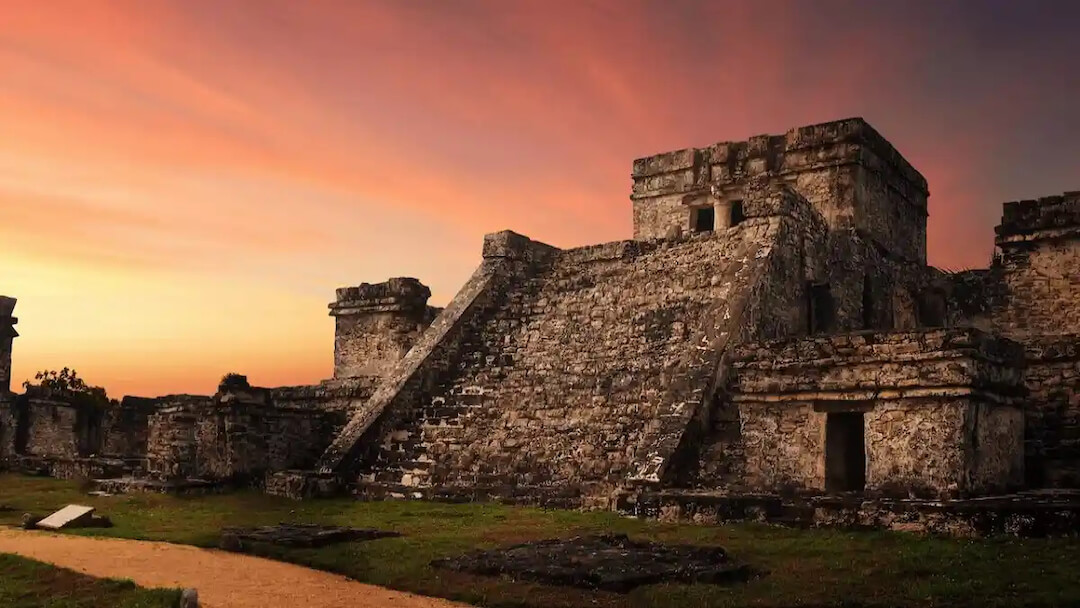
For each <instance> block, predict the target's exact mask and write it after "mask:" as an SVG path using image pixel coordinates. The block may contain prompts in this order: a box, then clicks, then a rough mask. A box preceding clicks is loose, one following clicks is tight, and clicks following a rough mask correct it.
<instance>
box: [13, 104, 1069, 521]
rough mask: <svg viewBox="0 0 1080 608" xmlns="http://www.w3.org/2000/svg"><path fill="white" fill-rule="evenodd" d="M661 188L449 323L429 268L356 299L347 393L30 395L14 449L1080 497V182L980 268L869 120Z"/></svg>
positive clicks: (637, 176) (498, 486) (656, 184)
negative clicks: (935, 239)
mask: <svg viewBox="0 0 1080 608" xmlns="http://www.w3.org/2000/svg"><path fill="white" fill-rule="evenodd" d="M631 177H632V180H633V185H632V190H631V196H630V199H631V206H632V214H633V226H634V228H633V238H632V239H630V240H624V241H617V242H612V243H603V244H599V245H591V246H586V247H578V248H573V249H558V248H556V247H552V246H550V245H546V244H544V243H540V242H537V241H534V240H532V239H529V238H527V237H525V236H522V235H520V234H516V233H513V232H510V231H503V232H498V233H494V234H489V235H487V236H486V237H485V238H484V243H483V249H482V256H481V261H480V265H479V266H478V268H477V269H476V271H475V272H474V273H473V275H472V276H471V277H470V278H469V280H468V281H467V282H466V283H465V284H464V285H463V286H462V288H461V290H460V291H459V292H458V293H457V295H456V296H455V297H454V298H453V299H452V300H451V301H450V302H449V304H448V305H447V306H446V308H445V309H436V308H432V307H430V306H428V304H427V300H428V298H429V296H430V292H429V290H428V289H427V287H425V286H424V285H423V284H421V283H420V282H419V281H417V280H416V279H409V278H396V279H390V280H389V281H387V282H385V283H380V284H367V283H365V284H361V285H359V286H356V287H346V288H341V289H339V290H338V291H337V294H336V298H335V300H334V302H333V303H331V304H330V314H331V315H332V316H333V317H334V319H335V323H336V333H335V343H334V372H333V377H332V378H330V379H327V380H325V381H323V382H321V383H319V384H316V385H311V386H302V387H281V388H274V389H265V388H258V387H250V386H247V383H246V380H243V379H237V378H235V377H234V378H232V379H231V380H230V379H228V378H227V379H226V380H227V382H224V383H223V384H222V386H221V387H220V388H219V390H218V392H217V394H215V395H213V396H173V397H162V398H157V399H153V400H140V399H125V400H124V401H122V402H120V403H119V404H117V406H116V407H115V408H114V409H113V410H111V411H108V412H105V413H103V414H101V415H100V417H99V418H100V420H97V421H96V422H94V421H87V420H83V419H80V418H79V417H78V416H77V415H75V416H74V417H72V416H69V415H68V413H67V412H66V410H64V409H63V408H64V405H63V404H46V403H35V402H33V400H30V401H26V402H20V401H19V399H13V398H10V397H9V398H7V401H6V403H8V405H7V406H5V405H4V403H5V401H2V399H5V397H3V395H4V394H6V393H0V455H3V454H5V453H6V454H8V455H9V460H10V459H11V457H12V456H14V458H15V460H20V459H22V460H25V459H27V458H30V457H31V456H36V457H39V458H52V459H53V460H54V461H60V460H63V459H68V460H70V461H72V462H76V461H79V459H84V460H85V459H91V460H93V459H94V458H97V457H111V458H121V459H130V460H135V461H138V462H137V463H135V464H134V465H131V466H128V467H127V469H125V470H126V471H127V474H132V475H145V476H150V477H152V478H158V479H193V478H197V479H204V480H228V481H232V482H237V483H254V484H255V485H262V484H263V483H265V485H266V488H267V489H268V491H272V492H278V493H284V494H288V495H294V496H311V495H318V494H324V493H327V492H332V491H335V490H337V489H341V488H348V489H351V490H352V491H353V492H354V493H356V494H357V495H360V496H365V497H413V498H435V499H453V500H487V499H497V500H506V501H514V502H527V503H534V504H555V505H564V506H586V507H617V508H622V507H619V506H618V505H625V504H637V505H645V504H665V505H668V504H672V501H676V502H677V499H676V498H673V497H676V496H678V495H683V494H685V495H689V494H687V493H692V494H693V495H695V496H703V495H708V496H711V497H713V498H712V499H710V500H713V499H715V497H718V496H723V497H726V498H725V500H735V498H733V497H739V496H744V497H758V498H756V499H755V500H757V499H761V500H765V498H762V497H768V496H790V495H799V496H803V497H815V496H816V497H837V496H841V497H850V496H855V497H859V500H862V499H871V498H873V499H875V500H897V499H904V500H907V499H911V498H917V499H935V500H937V499H943V500H944V499H948V500H957V499H963V500H968V499H970V498H972V497H980V496H988V495H996V494H1002V493H1008V492H1015V491H1018V490H1026V489H1035V488H1044V489H1068V488H1076V489H1080V400H1078V399H1080V398H1078V395H1080V193H1076V192H1071V193H1065V194H1064V195H1060V196H1052V197H1046V198H1042V199H1038V200H1030V201H1020V202H1015V203H1007V204H1006V205H1005V207H1004V212H1003V215H1002V221H1001V225H1000V226H998V228H997V230H996V233H997V237H996V241H995V244H996V248H997V250H996V253H995V256H994V258H993V260H992V262H991V264H990V266H989V268H987V269H982V270H973V271H966V272H960V273H950V272H946V271H942V270H939V269H937V268H934V267H932V266H928V265H927V264H926V222H927V200H928V196H929V188H928V186H927V183H926V180H925V179H924V178H923V177H922V175H921V174H919V172H918V171H917V170H916V169H915V168H913V167H912V166H911V165H910V164H909V163H908V162H907V161H906V160H905V159H904V158H903V157H902V156H901V155H900V153H899V152H898V151H897V150H896V149H895V148H894V147H893V146H892V145H891V144H890V143H889V142H888V141H886V140H885V139H884V138H883V137H882V136H881V135H880V134H879V133H878V132H877V131H876V130H874V129H873V128H872V127H871V126H870V125H869V124H867V123H866V122H865V121H863V120H861V119H858V118H853V119H847V120H840V121H835V122H831V123H825V124H820V125H811V126H806V127H800V128H796V129H792V130H790V131H788V132H787V133H785V134H783V135H762V136H757V137H753V138H750V139H749V140H747V141H744V142H723V143H718V144H714V145H710V146H705V147H699V148H687V149H683V150H677V151H674V152H668V153H664V154H658V155H655V156H651V157H647V158H642V159H638V160H636V161H634V163H633V167H632V172H631ZM7 301H8V300H7V299H5V300H0V302H7ZM13 304H14V301H13V300H12V301H11V305H6V304H5V306H7V307H6V308H4V309H0V313H3V314H6V315H7V317H3V316H2V315H0V320H3V319H5V318H10V313H11V308H12V306H13ZM5 311H6V312H5ZM13 324H14V319H13V318H10V322H9V323H8V325H7V327H9V328H10V327H11V326H12V325H13ZM3 327H4V325H3V324H2V323H0V331H3ZM8 333H9V334H12V335H13V330H11V329H9V330H8ZM4 345H6V346H5V348H6V350H4V351H3V354H4V356H5V357H8V358H9V355H10V337H9V338H7V339H6V341H5V342H0V346H4ZM5 360H6V359H3V360H0V363H2V362H3V361H5ZM5 373H6V372H5ZM3 378H4V379H5V381H6V380H7V376H6V375H5V376H4V377H3ZM19 403H22V405H19ZM48 408H52V409H51V410H50V409H48ZM53 412H58V413H53ZM48 416H52V418H51V419H50V418H48ZM83 418H85V416H84V417H83ZM5 425H6V426H5ZM95 425H96V426H95ZM12 427H14V429H13V430H11V428H12ZM5 429H8V430H5ZM46 437H47V439H45V438H46ZM45 444H48V445H45ZM5 446H6V447H5ZM5 450H6V451H5ZM79 462H81V461H79ZM125 462H128V460H125ZM69 468H70V467H69ZM83 468H86V467H83ZM99 468H100V467H99ZM58 470H59V469H58ZM63 470H68V469H63ZM94 470H97V469H94ZM680 493H683V494H680ZM661 496H662V497H663V498H662V499H660V498H656V497H661ZM635 497H639V498H640V500H639V499H637V498H635ZM648 497H652V498H648ZM769 500H771V499H769ZM845 500H846V499H845ZM650 501H652V502H650ZM657 501H659V502H657ZM718 504H719V503H718ZM740 504H741V503H740ZM770 504H772V503H770ZM744 506H745V505H744ZM635 508H636V507H635ZM664 508H667V507H664ZM724 508H727V507H724ZM739 509H742V510H743V511H747V509H749V507H747V508H743V507H739ZM736 510H738V509H736ZM747 512H748V511H747ZM874 517H877V516H876V515H875V516H874ZM875 521H877V520H875Z"/></svg>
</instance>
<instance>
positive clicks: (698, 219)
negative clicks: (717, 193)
mask: <svg viewBox="0 0 1080 608" xmlns="http://www.w3.org/2000/svg"><path fill="white" fill-rule="evenodd" d="M715 227H716V210H714V209H713V208H712V207H700V208H698V209H695V210H694V232H710V231H712V230H714V229H715Z"/></svg>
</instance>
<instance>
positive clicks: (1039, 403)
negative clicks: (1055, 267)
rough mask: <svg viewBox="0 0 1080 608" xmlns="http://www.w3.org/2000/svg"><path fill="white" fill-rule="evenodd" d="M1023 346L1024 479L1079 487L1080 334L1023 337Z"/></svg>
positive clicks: (1031, 482) (1036, 483) (1032, 483)
mask: <svg viewBox="0 0 1080 608" xmlns="http://www.w3.org/2000/svg"><path fill="white" fill-rule="evenodd" d="M1025 346H1026V355H1027V368H1026V370H1025V373H1024V384H1025V385H1026V386H1027V389H1028V392H1029V396H1028V399H1027V402H1026V406H1027V407H1026V416H1027V430H1026V453H1027V463H1026V470H1027V481H1028V485H1030V486H1033V487H1055V488H1062V487H1065V488H1076V487H1080V335H1061V336H1043V337H1039V338H1033V337H1029V338H1028V339H1027V341H1026V344H1025Z"/></svg>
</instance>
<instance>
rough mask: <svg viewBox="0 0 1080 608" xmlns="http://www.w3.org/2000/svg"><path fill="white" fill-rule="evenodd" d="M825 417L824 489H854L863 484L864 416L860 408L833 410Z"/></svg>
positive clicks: (852, 490)
mask: <svg viewBox="0 0 1080 608" xmlns="http://www.w3.org/2000/svg"><path fill="white" fill-rule="evenodd" d="M826 416H827V417H826V419H825V490H826V491H827V492H858V491H861V490H863V488H865V487H866V441H865V433H866V431H865V419H864V416H863V413H862V412H836V413H832V414H826Z"/></svg>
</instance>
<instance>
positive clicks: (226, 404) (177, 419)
mask: <svg viewBox="0 0 1080 608" xmlns="http://www.w3.org/2000/svg"><path fill="white" fill-rule="evenodd" d="M304 388H308V389H310V390H306V391H305V390H302V389H304ZM331 394H333V392H332V391H331ZM341 394H347V393H341ZM315 395H319V397H316V398H313V399H304V397H314V396H315ZM275 397H281V398H290V399H291V400H292V401H291V402H277V401H275ZM320 397H321V398H326V397H327V394H326V392H325V391H323V392H320V391H318V390H317V389H314V388H313V387H285V388H281V389H262V388H257V387H246V388H242V389H236V388H226V387H224V386H223V387H222V388H221V390H219V392H218V393H217V394H216V395H214V396H213V397H191V396H179V397H163V398H161V400H160V404H159V405H158V411H157V412H156V413H154V414H152V415H151V416H150V418H149V421H150V424H149V427H150V432H149V441H148V446H147V459H148V470H149V472H150V473H151V474H152V475H154V476H158V477H168V478H176V477H191V478H201V479H210V480H228V481H236V482H251V481H255V482H259V481H261V480H262V478H263V476H264V474H265V473H266V472H267V471H280V470H285V469H296V468H310V467H313V466H314V465H315V463H316V461H317V460H318V458H319V456H320V455H321V454H322V453H323V450H325V449H326V447H327V445H329V443H330V441H331V440H332V439H333V437H334V434H335V433H336V432H337V431H338V430H339V429H340V428H341V427H342V426H343V425H344V422H345V414H344V412H341V411H336V412H335V411H329V410H324V409H322V408H321V407H320V401H319V400H318V399H319V398H320ZM342 399H344V398H343V397H342Z"/></svg>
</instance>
